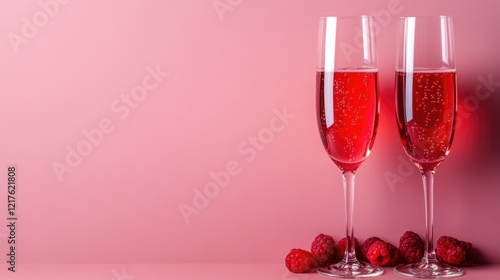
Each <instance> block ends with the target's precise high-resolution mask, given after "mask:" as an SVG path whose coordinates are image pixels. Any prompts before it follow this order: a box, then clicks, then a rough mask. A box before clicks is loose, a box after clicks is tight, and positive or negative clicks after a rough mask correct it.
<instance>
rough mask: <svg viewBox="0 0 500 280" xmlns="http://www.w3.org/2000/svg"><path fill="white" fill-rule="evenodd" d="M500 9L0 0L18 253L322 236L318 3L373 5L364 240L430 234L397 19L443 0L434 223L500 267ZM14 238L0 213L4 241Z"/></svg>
mask: <svg viewBox="0 0 500 280" xmlns="http://www.w3.org/2000/svg"><path fill="white" fill-rule="evenodd" d="M47 3H48V4H47ZM499 8H500V6H499V4H498V3H497V1H494V0H488V1H481V2H480V4H478V3H475V2H473V1H451V0H447V1H427V0H426V1H415V0H414V1H404V0H377V1H367V0H366V1H357V2H356V3H354V2H352V1H331V0H330V1H327V0H320V1H298V0H286V1H285V0H280V1H277V0H276V1H246V0H239V1H236V0H233V1H229V0H217V1H214V0H200V1H170V0H167V1H159V0H146V1H68V0H66V1H62V0H60V1H56V0H40V1H27V0H23V1H2V2H0V19H1V24H0V34H2V36H3V40H1V41H0V92H1V95H0V116H1V119H2V122H0V129H1V131H2V133H3V135H2V137H1V140H0V161H1V163H2V164H1V166H2V168H3V171H0V179H1V180H3V181H4V182H5V181H6V180H7V179H6V176H7V166H9V165H15V166H16V167H17V169H18V192H17V207H18V208H17V216H18V219H19V221H18V225H19V227H18V232H17V240H18V247H17V248H18V255H19V262H22V263H101V262H102V263H131V262H139V263H148V262H151V263H161V262H173V263H195V262H203V263H251V262H257V263H281V262H283V260H284V257H285V255H286V254H287V253H288V251H289V250H290V249H291V248H294V247H302V248H304V249H308V248H309V246H310V242H311V241H312V240H313V238H314V237H315V236H316V235H317V234H319V233H321V232H323V233H329V234H331V235H332V236H334V238H335V239H336V240H337V241H338V240H340V239H341V238H342V237H343V234H344V231H345V229H344V225H345V222H344V212H343V211H344V205H343V193H342V187H341V175H340V172H339V170H338V168H337V167H336V166H335V165H334V164H333V163H332V162H331V161H330V160H329V159H328V156H327V155H326V153H325V152H324V151H323V147H322V144H321V140H320V138H319V135H318V132H317V128H316V120H315V111H314V110H315V105H314V102H315V96H314V94H315V88H314V87H315V81H314V79H315V62H316V42H317V27H318V18H319V17H320V16H322V15H342V14H368V13H374V14H375V15H376V16H377V17H376V19H377V21H378V23H379V24H380V26H381V29H380V30H381V31H380V33H379V35H378V37H377V40H378V42H377V43H378V55H379V66H380V79H381V80H380V83H381V94H382V101H381V119H380V126H379V132H378V135H377V139H376V141H375V145H374V149H373V151H372V154H371V155H370V158H369V159H368V160H367V161H366V162H365V163H364V165H363V166H362V167H361V168H360V169H359V172H358V173H357V193H356V207H355V231H356V235H357V237H358V238H359V239H360V240H364V239H366V238H368V237H370V236H374V235H377V236H379V237H381V238H383V239H385V240H387V241H390V242H392V243H393V244H397V242H398V240H399V237H400V236H401V235H402V234H403V233H404V232H405V231H406V230H414V231H416V232H417V233H420V234H421V235H423V233H424V213H423V211H424V205H423V194H422V187H421V179H420V176H419V174H418V172H417V170H416V168H414V167H412V168H411V169H408V168H406V169H405V166H407V165H408V159H407V157H406V155H405V154H404V152H403V149H402V147H401V144H400V141H399V138H398V135H397V131H396V123H395V119H394V118H395V117H394V95H393V83H394V80H393V79H394V74H393V65H394V49H395V31H396V30H395V27H396V25H395V24H396V19H397V17H399V16H410V15H427V14H429V15H437V14H449V15H452V16H453V17H454V23H455V32H456V53H457V57H456V61H457V69H458V70H457V71H458V86H459V96H460V101H459V104H460V108H459V118H460V124H459V125H458V127H457V130H456V138H455V142H454V145H453V147H452V151H451V154H450V156H449V157H448V159H447V160H446V161H445V162H444V163H443V164H442V165H441V167H440V168H439V169H438V171H437V174H436V190H435V203H436V205H435V206H436V209H435V238H436V239H437V238H438V237H439V236H441V235H451V236H455V237H457V238H459V239H462V240H466V241H470V242H472V243H473V244H474V245H476V246H477V247H478V248H479V250H480V251H481V253H482V255H483V262H488V263H500V244H499V241H498V240H499V239H498V236H499V235H500V226H499V224H498V222H497V221H498V215H499V214H500V205H499V203H498V200H499V198H500V188H499V187H500V186H499V185H500V172H499V167H500V150H499V149H498V147H497V146H498V143H499V141H500V113H499V112H500V110H499V109H500V96H499V92H500V70H499V68H498V65H500V55H499V54H498V49H499V48H500V40H498V36H497V33H498V26H500V18H499V17H498V15H497V13H498V11H499ZM478 88H479V89H478ZM387 178H397V180H388V179H387ZM5 192H6V189H5V190H4V194H5ZM200 193H202V194H200ZM2 197H3V199H2V200H0V219H2V220H5V219H6V215H7V211H6V210H7V209H6V200H5V197H6V194H5V195H4V196H2ZM183 213H184V214H183ZM6 238H7V234H6V233H5V228H4V229H3V230H0V252H4V251H5V250H6V249H7V243H6Z"/></svg>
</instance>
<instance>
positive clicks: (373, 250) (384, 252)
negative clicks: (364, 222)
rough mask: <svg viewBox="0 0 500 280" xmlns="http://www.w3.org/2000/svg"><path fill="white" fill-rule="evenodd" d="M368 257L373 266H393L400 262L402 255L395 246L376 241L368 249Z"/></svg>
mask: <svg viewBox="0 0 500 280" xmlns="http://www.w3.org/2000/svg"><path fill="white" fill-rule="evenodd" d="M366 257H367V259H368V261H369V262H370V263H371V264H374V265H378V266H393V265H396V264H397V263H398V262H399V258H400V253H399V250H398V248H396V247H395V246H394V245H392V244H390V243H387V242H384V241H382V240H376V241H375V242H373V244H372V245H371V246H370V248H369V249H368V252H367V253H366Z"/></svg>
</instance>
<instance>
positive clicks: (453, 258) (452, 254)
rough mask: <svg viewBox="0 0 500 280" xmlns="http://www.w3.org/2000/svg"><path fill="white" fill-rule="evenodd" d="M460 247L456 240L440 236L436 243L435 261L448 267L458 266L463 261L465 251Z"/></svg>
mask: <svg viewBox="0 0 500 280" xmlns="http://www.w3.org/2000/svg"><path fill="white" fill-rule="evenodd" d="M460 245H461V244H460V241H459V240H457V239H456V238H453V237H449V236H441V237H440V238H439V239H438V241H437V249H436V256H437V259H438V260H439V261H440V262H443V263H446V264H449V265H460V264H461V263H462V262H463V261H464V260H465V250H464V248H462V247H461V246H460Z"/></svg>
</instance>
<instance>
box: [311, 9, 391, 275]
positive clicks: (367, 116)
mask: <svg viewBox="0 0 500 280" xmlns="http://www.w3.org/2000/svg"><path fill="white" fill-rule="evenodd" d="M318 50H319V54H318V64H317V74H316V75H317V78H316V88H317V103H316V104H317V118H318V128H319V132H320V135H321V140H322V141H323V145H324V147H325V150H326V152H327V153H328V155H329V156H330V158H331V159H332V160H333V162H335V164H336V165H337V166H338V167H339V168H340V170H341V171H342V175H343V181H344V197H345V215H346V221H347V229H346V241H347V242H346V249H345V256H344V259H343V260H342V261H340V262H339V263H337V264H333V265H330V266H328V267H320V268H318V272H319V273H321V274H323V275H328V276H333V277H339V278H359V277H370V276H377V275H381V274H382V273H383V272H384V270H383V269H382V268H380V267H377V266H373V265H370V264H367V263H362V262H360V261H358V259H357V258H356V252H355V245H354V244H355V243H354V230H353V210H354V173H356V170H357V169H358V167H359V166H360V165H361V163H363V161H364V160H365V159H366V158H367V157H368V155H369V154H370V150H371V148H372V145H373V141H374V139H375V134H376V130H377V123H378V115H379V93H378V69H377V58H376V53H375V36H374V21H373V18H372V17H371V16H353V17H322V18H321V19H320V26H319V48H318Z"/></svg>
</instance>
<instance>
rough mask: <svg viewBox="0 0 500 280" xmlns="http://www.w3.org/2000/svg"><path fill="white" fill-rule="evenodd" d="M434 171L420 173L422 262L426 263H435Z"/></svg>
mask: <svg viewBox="0 0 500 280" xmlns="http://www.w3.org/2000/svg"><path fill="white" fill-rule="evenodd" d="M434 173H435V172H434V171H424V172H422V181H423V183H424V199H425V253H424V261H425V262H426V263H429V262H434V261H436V253H435V251H434V237H433V230H434Z"/></svg>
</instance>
